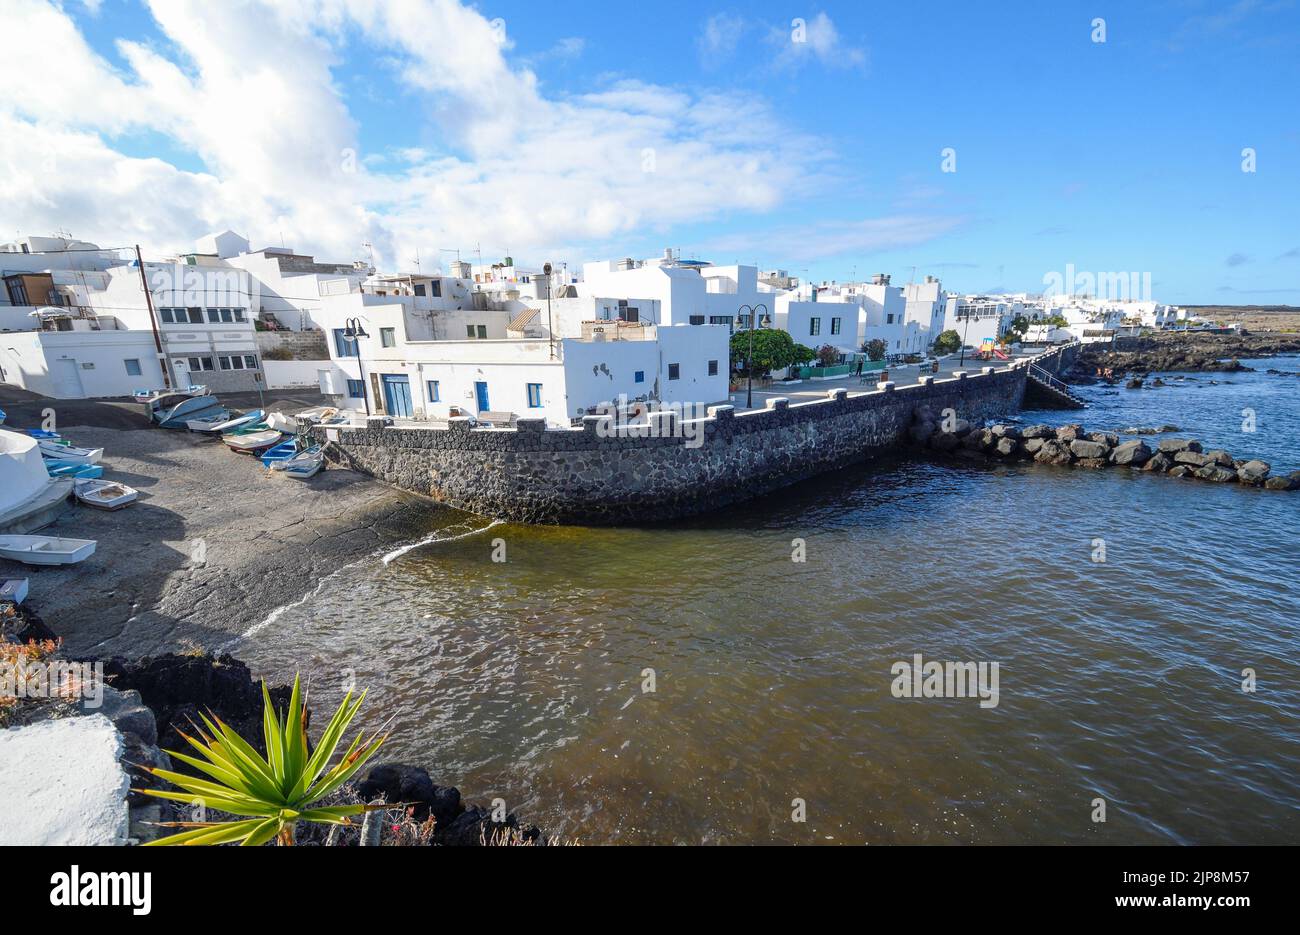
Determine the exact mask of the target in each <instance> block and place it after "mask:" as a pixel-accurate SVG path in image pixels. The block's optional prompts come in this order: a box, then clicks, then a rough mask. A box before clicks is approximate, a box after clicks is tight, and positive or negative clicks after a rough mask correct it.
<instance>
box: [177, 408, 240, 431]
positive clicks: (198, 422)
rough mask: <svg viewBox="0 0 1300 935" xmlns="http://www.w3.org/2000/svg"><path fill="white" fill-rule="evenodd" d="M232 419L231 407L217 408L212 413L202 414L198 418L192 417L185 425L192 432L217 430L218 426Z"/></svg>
mask: <svg viewBox="0 0 1300 935" xmlns="http://www.w3.org/2000/svg"><path fill="white" fill-rule="evenodd" d="M229 421H230V410H229V409H215V410H213V411H212V413H211V415H207V414H205V415H202V416H199V418H197V419H190V420H188V421H187V422H186V423H185V427H186V428H187V429H189V430H190V431H191V432H215V431H217V426H219V425H224V424H225V423H227V422H229Z"/></svg>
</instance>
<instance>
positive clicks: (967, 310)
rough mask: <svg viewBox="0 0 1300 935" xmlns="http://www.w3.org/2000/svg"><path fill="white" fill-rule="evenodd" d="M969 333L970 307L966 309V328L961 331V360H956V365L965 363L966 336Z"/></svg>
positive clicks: (960, 365)
mask: <svg viewBox="0 0 1300 935" xmlns="http://www.w3.org/2000/svg"><path fill="white" fill-rule="evenodd" d="M968 335H970V309H969V308H968V309H966V328H965V329H964V330H963V331H962V333H961V360H959V361H957V366H959V367H962V366H965V364H966V338H967V336H968Z"/></svg>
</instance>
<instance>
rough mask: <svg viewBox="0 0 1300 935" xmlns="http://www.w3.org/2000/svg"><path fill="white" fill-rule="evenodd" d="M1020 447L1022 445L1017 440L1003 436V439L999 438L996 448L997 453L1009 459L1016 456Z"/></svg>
mask: <svg viewBox="0 0 1300 935" xmlns="http://www.w3.org/2000/svg"><path fill="white" fill-rule="evenodd" d="M1019 447H1020V443H1019V442H1018V441H1016V439H1014V438H1010V437H1008V436H1003V437H1002V438H999V439H998V443H997V446H996V448H997V453H998V454H1000V455H1002V456H1003V457H1009V456H1010V455H1013V454H1015V453H1016V450H1017V449H1018V448H1019Z"/></svg>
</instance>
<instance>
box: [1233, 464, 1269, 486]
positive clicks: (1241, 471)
mask: <svg viewBox="0 0 1300 935" xmlns="http://www.w3.org/2000/svg"><path fill="white" fill-rule="evenodd" d="M1269 470H1270V467H1269V463H1268V462H1267V461H1247V462H1246V463H1245V464H1242V465H1240V466H1239V467H1238V468H1237V480H1239V481H1241V483H1243V484H1246V485H1247V486H1250V487H1259V486H1260V485H1262V484H1263V483H1264V481H1265V480H1266V479H1267V478H1268V472H1269Z"/></svg>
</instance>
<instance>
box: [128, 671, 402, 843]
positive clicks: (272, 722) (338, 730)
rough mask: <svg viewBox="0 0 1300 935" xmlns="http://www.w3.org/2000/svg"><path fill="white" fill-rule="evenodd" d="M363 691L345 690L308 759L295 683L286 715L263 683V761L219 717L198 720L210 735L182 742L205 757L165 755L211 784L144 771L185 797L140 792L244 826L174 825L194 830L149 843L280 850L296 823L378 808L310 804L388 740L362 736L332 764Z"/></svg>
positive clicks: (341, 821) (302, 705)
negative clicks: (274, 845) (224, 815)
mask: <svg viewBox="0 0 1300 935" xmlns="http://www.w3.org/2000/svg"><path fill="white" fill-rule="evenodd" d="M365 697H366V696H365V693H364V692H362V693H361V696H360V697H359V698H357V699H356V701H353V700H352V692H348V694H347V695H346V697H344V699H343V702H342V704H340V705H339V708H338V710H337V711H335V712H334V717H333V718H331V719H330V722H329V726H328V727H326V728H325V732H324V733H323V734H322V735H321V738H320V742H319V743H318V744H317V745H316V749H315V751H314V752H312V753H311V755H310V756H309V755H308V753H307V724H306V717H305V712H306V707H307V705H306V701H305V700H304V699H303V698H302V696H301V694H300V692H299V687H298V677H297V676H296V675H295V676H294V679H293V694H292V695H291V697H290V698H289V710H288V712H287V715H286V716H285V717H281V716H280V714H279V713H278V712H277V711H276V710H275V706H274V705H273V704H272V703H271V693H270V692H269V691H267V688H266V682H265V681H264V682H262V728H263V733H264V734H265V737H266V756H265V757H263V756H262V755H261V754H259V753H258V752H257V751H256V750H255V749H253V747H252V746H250V745H249V744H248V743H247V742H246V741H245V740H244V739H243V738H242V737H240V736H239V734H237V733H236V732H235V731H234V730H232V729H231V728H230V726H229V725H227V724H225V723H223V722H222V720H221V718H219V717H217V716H216V714H211V712H209V713H210V714H211V717H208V716H206V715H202V714H200V715H199V717H200V718H201V719H202V720H203V724H204V727H206V728H207V730H206V731H205V730H202V729H199V730H198V734H199V737H200V738H201V739H195V738H193V737H190V736H189V735H187V734H185V733H181V736H182V737H184V738H185V741H186V742H187V743H189V745H190V746H192V747H193V748H194V749H195V750H197V751H198V752H199V753H200V754H202V758H201V759H200V758H199V757H194V756H188V755H186V754H184V753H176V752H174V751H171V750H168V751H167V752H168V753H169V754H171V755H172V756H174V757H176V759H178V760H180V761H181V762H182V763H188V764H189V765H190V766H192V767H194V768H195V769H196V770H198V771H199V772H201V773H204V774H205V775H207V776H209V777H211V781H208V780H205V779H199V778H196V777H194V776H186V775H185V774H183V773H176V772H172V771H170V770H165V769H155V768H152V767H143V768H144V769H146V770H147V771H148V772H149V773H151V774H152V775H154V776H157V777H158V778H160V779H165V780H167V781H168V782H170V783H172V785H175V786H179V787H180V788H181V789H184V790H185V792H183V793H182V792H164V791H160V790H155V789H141V790H139V791H140V792H143V793H144V794H145V795H151V796H154V797H155V798H159V799H171V800H172V801H176V802H188V803H194V802H196V801H197V802H198V803H199V804H201V805H202V806H204V807H205V808H211V809H217V810H219V811H223V812H229V813H230V814H232V815H239V816H244V817H243V818H242V820H239V821H175V822H165V823H164V824H165V825H166V826H167V827H173V828H190V829H192V830H190V831H183V832H181V833H180V834H174V835H171V836H169V837H164V838H159V839H157V840H156V841H150V842H149V843H150V844H229V843H233V842H235V841H238V842H239V843H240V844H244V845H250V846H256V845H259V844H265V843H266V842H267V841H270V840H271V839H272V838H274V839H276V840H277V841H278V843H280V844H293V843H294V826H295V825H296V824H297V823H298V822H299V821H314V822H322V823H325V824H335V825H347V824H351V822H350V821H349V820H348V818H349V816H351V815H359V814H361V813H363V812H366V811H370V810H372V809H374V808H376V807H382V806H370V805H334V806H322V807H317V808H313V807H312V804H313V803H315V802H319V801H320V800H321V799H323V798H325V797H326V796H328V795H329V794H330V793H332V792H334V791H335V790H336V789H338V788H339V787H340V786H342V785H343V784H344V783H345V782H347V781H348V780H349V779H351V778H352V776H353V775H354V774H355V773H356V772H357V770H359V769H361V767H362V766H363V765H364V764H365V762H366V761H367V760H368V759H370V757H372V756H373V755H374V753H375V751H376V750H378V749H379V746H380V745H381V744H382V743H383V742H384V741H385V740H386V739H388V735H387V734H385V735H384V736H382V737H380V736H378V734H377V733H376V734H375V735H372V736H371V738H370V740H368V741H366V742H365V743H363V742H362V740H361V735H360V734H358V735H357V738H356V739H355V740H353V741H352V745H351V746H350V747H348V749H347V752H346V753H345V754H344V755H343V756H342V758H341V759H340V760H339V761H338V762H337V763H336V764H334V765H333V766H330V765H329V761H330V760H331V759H332V758H333V757H334V753H335V751H336V750H337V749H338V746H339V744H340V743H341V742H342V740H343V732H344V731H346V730H347V728H348V724H350V723H351V721H352V718H353V717H355V716H356V713H357V711H358V710H359V709H360V708H361V703H362V702H363V701H364V700H365Z"/></svg>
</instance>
